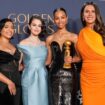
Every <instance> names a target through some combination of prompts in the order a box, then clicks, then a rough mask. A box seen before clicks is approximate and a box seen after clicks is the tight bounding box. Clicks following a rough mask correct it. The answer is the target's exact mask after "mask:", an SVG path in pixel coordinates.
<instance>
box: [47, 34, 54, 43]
mask: <svg viewBox="0 0 105 105" xmlns="http://www.w3.org/2000/svg"><path fill="white" fill-rule="evenodd" d="M53 37H54V34H52V35H50V36H48V37H47V39H46V42H47V43H51V42H52V40H53Z"/></svg>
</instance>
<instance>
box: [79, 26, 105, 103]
mask: <svg viewBox="0 0 105 105" xmlns="http://www.w3.org/2000/svg"><path fill="white" fill-rule="evenodd" d="M77 47H78V50H79V52H80V54H81V57H82V59H83V63H82V69H81V74H80V82H81V91H82V97H83V105H105V46H104V45H103V42H102V38H101V35H99V34H98V33H97V32H95V31H94V30H91V29H90V28H87V27H85V28H83V29H82V30H81V31H80V34H79V38H78V42H77Z"/></svg>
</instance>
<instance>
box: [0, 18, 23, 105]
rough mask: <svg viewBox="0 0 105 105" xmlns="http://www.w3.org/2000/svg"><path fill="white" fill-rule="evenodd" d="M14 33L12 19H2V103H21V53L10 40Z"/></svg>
mask: <svg viewBox="0 0 105 105" xmlns="http://www.w3.org/2000/svg"><path fill="white" fill-rule="evenodd" d="M13 34H14V25H13V22H12V20H10V19H8V18H5V19H2V20H1V21H0V105H20V103H19V102H20V92H21V86H20V73H19V62H20V59H21V53H20V52H19V50H18V49H17V48H16V47H15V46H13V45H12V44H11V42H10V39H11V38H12V37H13Z"/></svg>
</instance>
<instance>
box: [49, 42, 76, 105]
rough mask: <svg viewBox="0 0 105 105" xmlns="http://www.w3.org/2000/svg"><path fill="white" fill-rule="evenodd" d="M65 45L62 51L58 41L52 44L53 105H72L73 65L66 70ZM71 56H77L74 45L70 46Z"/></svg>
mask: <svg viewBox="0 0 105 105" xmlns="http://www.w3.org/2000/svg"><path fill="white" fill-rule="evenodd" d="M64 47H65V46H64V45H63V47H62V51H61V49H60V46H59V44H58V43H57V42H56V41H53V42H52V43H51V49H52V55H53V63H52V65H51V74H50V75H51V89H52V105H72V93H73V78H74V77H73V70H74V67H73V64H72V68H70V69H64V68H63V64H64V51H65V49H64ZM70 54H71V56H73V55H74V54H75V49H74V46H73V44H71V46H70Z"/></svg>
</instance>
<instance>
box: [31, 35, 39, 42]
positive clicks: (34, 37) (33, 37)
mask: <svg viewBox="0 0 105 105" xmlns="http://www.w3.org/2000/svg"><path fill="white" fill-rule="evenodd" d="M29 39H30V40H33V41H36V40H39V37H38V36H34V35H30V36H29Z"/></svg>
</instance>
